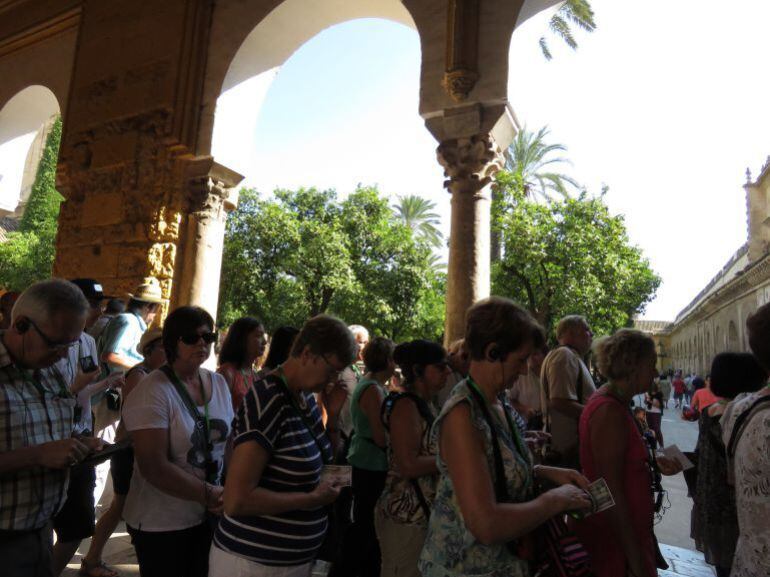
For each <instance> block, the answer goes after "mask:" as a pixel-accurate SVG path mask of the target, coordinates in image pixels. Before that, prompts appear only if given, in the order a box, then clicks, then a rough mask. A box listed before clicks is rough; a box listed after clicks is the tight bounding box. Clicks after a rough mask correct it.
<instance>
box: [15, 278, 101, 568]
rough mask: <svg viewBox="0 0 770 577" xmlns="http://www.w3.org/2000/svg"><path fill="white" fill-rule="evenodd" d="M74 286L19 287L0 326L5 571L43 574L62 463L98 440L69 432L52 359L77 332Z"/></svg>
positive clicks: (63, 389) (62, 485)
mask: <svg viewBox="0 0 770 577" xmlns="http://www.w3.org/2000/svg"><path fill="white" fill-rule="evenodd" d="M89 309H90V306H89V304H88V301H87V300H86V298H85V297H84V296H83V293H82V292H81V290H80V289H79V288H78V287H76V286H75V285H73V284H72V283H69V282H67V281H64V280H60V279H51V280H48V281H43V282H39V283H36V284H34V285H32V286H31V287H29V288H28V289H27V290H25V291H24V292H23V293H22V294H21V295H20V296H19V299H18V300H17V301H16V304H15V305H14V307H13V310H12V313H11V323H10V328H8V329H7V330H0V558H1V559H2V563H3V569H2V574H3V575H4V576H6V577H22V576H23V577H49V576H50V575H52V574H53V571H52V567H51V539H52V538H51V529H50V525H49V522H50V520H51V518H52V517H53V516H54V514H55V513H56V512H57V511H58V510H59V508H60V507H61V505H62V503H63V501H64V499H65V496H66V494H67V482H68V478H69V468H70V467H72V466H73V465H75V464H77V463H78V462H80V461H81V460H82V459H83V458H85V457H86V456H87V455H88V454H89V453H90V452H91V451H92V450H94V449H96V448H97V447H98V446H101V442H100V441H98V440H96V441H95V440H93V439H76V438H73V437H72V427H73V415H74V407H75V399H74V398H73V396H72V393H71V392H70V390H69V388H68V386H67V382H66V380H65V378H64V377H63V376H62V375H61V373H60V372H59V371H58V370H56V368H55V367H54V366H53V365H54V364H55V363H56V362H57V361H59V360H60V359H63V358H64V357H65V356H67V354H68V352H69V350H70V348H71V347H72V346H75V344H77V342H78V339H79V337H80V335H81V333H82V332H83V327H84V325H85V322H86V317H87V315H88V312H89Z"/></svg>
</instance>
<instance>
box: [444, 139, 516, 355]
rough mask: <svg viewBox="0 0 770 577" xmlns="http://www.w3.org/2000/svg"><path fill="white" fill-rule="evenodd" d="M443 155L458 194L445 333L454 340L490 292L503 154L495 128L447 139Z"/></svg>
mask: <svg viewBox="0 0 770 577" xmlns="http://www.w3.org/2000/svg"><path fill="white" fill-rule="evenodd" d="M437 155H438V161H439V163H440V164H441V165H442V166H443V167H444V174H445V175H446V176H447V177H448V180H447V181H445V183H444V186H445V187H446V188H447V189H448V190H449V192H450V193H451V194H452V221H451V230H450V233H449V270H448V275H447V293H446V324H445V333H444V335H445V336H444V339H445V342H446V343H450V342H451V341H453V340H455V339H457V338H460V337H462V335H463V334H464V333H465V312H466V311H467V309H468V307H470V306H471V305H472V304H473V303H474V302H476V301H477V300H479V299H482V298H484V297H487V296H489V286H490V254H489V233H490V186H489V185H490V183H491V181H492V176H493V175H494V174H495V173H496V172H497V171H498V170H500V168H501V167H502V166H503V157H502V152H501V150H500V148H499V147H498V146H497V144H495V141H494V139H493V138H492V136H491V135H489V134H482V135H477V136H471V137H467V138H456V139H451V140H446V141H444V142H442V143H441V144H440V145H439V147H438V150H437Z"/></svg>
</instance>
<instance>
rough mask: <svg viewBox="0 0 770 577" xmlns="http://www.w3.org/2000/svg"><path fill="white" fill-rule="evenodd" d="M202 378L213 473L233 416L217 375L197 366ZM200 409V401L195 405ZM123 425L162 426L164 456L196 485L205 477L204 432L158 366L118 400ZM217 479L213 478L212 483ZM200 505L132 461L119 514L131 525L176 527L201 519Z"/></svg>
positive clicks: (149, 528) (220, 466)
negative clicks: (207, 388)
mask: <svg viewBox="0 0 770 577" xmlns="http://www.w3.org/2000/svg"><path fill="white" fill-rule="evenodd" d="M200 371H201V375H202V378H203V379H204V380H205V381H208V382H210V383H211V399H210V400H209V404H208V413H209V419H208V422H209V425H208V427H209V440H210V442H211V444H212V446H213V448H212V451H211V457H212V460H213V461H214V462H215V463H217V465H218V475H217V477H218V479H219V477H220V476H221V473H222V469H223V461H224V454H225V442H226V440H227V437H228V435H229V433H230V423H231V422H232V420H233V407H232V402H231V401H230V391H229V390H228V388H227V383H226V382H225V379H224V378H223V377H222V375H220V374H217V373H212V372H211V371H208V370H206V369H203V368H201V369H200ZM198 411H199V412H200V414H201V415H204V414H205V409H204V406H199V407H198ZM123 422H124V423H125V425H126V430H127V431H128V432H129V433H130V432H132V431H139V430H143V429H166V430H167V431H168V458H169V461H171V463H173V464H174V465H176V466H177V467H179V468H180V469H183V470H184V471H186V472H187V473H189V474H191V475H194V476H195V477H197V478H199V479H200V480H201V491H203V490H204V489H203V482H204V480H205V479H206V438H205V434H204V432H203V431H201V430H200V429H198V428H197V427H196V426H195V420H193V417H192V415H191V414H190V413H189V411H188V410H187V408H186V406H185V405H184V402H183V401H182V398H181V397H180V396H179V393H177V391H176V389H175V388H174V385H173V384H172V383H171V382H170V381H169V379H168V377H167V376H166V374H165V373H164V372H163V371H161V370H160V369H158V370H155V371H153V372H151V373H150V374H149V375H147V376H146V377H144V378H143V379H142V380H141V381H139V384H138V385H136V388H135V389H134V390H133V391H131V394H130V395H128V398H126V401H125V403H124V405H123ZM218 482H219V481H218V480H217V481H216V483H218ZM205 515H206V509H205V507H204V506H203V505H202V504H200V503H198V502H194V501H187V500H185V499H180V498H178V497H174V496H172V495H169V494H168V493H165V492H163V491H161V490H160V489H158V488H157V487H155V486H154V485H152V484H151V483H150V482H149V481H147V480H146V479H145V478H144V476H143V475H142V471H141V470H140V469H139V467H138V465H137V463H134V472H133V476H132V477H131V488H130V489H129V491H128V496H127V497H126V506H125V509H124V511H123V518H124V519H125V520H126V523H127V524H128V525H129V526H131V527H133V528H134V529H139V530H141V531H178V530H181V529H188V528H190V527H194V526H196V525H199V524H200V523H202V522H203V520H204V519H205Z"/></svg>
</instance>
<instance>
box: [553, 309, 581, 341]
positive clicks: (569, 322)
mask: <svg viewBox="0 0 770 577" xmlns="http://www.w3.org/2000/svg"><path fill="white" fill-rule="evenodd" d="M587 326H588V321H587V320H586V318H585V317H584V316H581V315H567V316H566V317H564V318H563V319H561V320H560V321H559V323H558V324H557V325H556V338H557V339H561V338H562V336H564V334H565V333H567V332H569V331H571V330H572V329H581V328H583V327H587Z"/></svg>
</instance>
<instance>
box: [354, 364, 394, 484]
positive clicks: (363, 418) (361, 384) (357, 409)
mask: <svg viewBox="0 0 770 577" xmlns="http://www.w3.org/2000/svg"><path fill="white" fill-rule="evenodd" d="M369 387H377V388H379V390H380V394H381V396H382V397H383V398H384V397H385V389H384V388H383V387H382V385H380V384H379V383H378V382H377V381H375V380H373V379H367V378H361V379H360V380H359V381H358V385H356V390H355V391H354V392H353V398H352V400H351V402H350V417H351V420H352V421H353V431H354V433H353V439H352V440H351V441H350V450H349V451H348V463H350V464H351V465H353V466H354V467H357V468H359V469H366V470H367V471H387V470H388V456H387V453H386V452H385V449H384V448H382V447H379V446H377V444H376V443H375V442H374V438H373V435H372V425H371V423H370V422H369V417H368V416H367V415H366V413H364V410H363V409H362V408H361V396H362V395H363V394H364V392H366V390H367V389H368V388H369Z"/></svg>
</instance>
